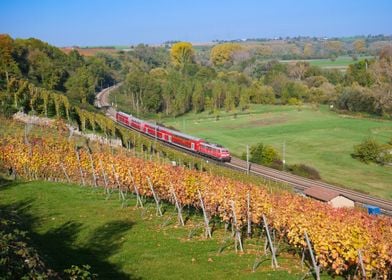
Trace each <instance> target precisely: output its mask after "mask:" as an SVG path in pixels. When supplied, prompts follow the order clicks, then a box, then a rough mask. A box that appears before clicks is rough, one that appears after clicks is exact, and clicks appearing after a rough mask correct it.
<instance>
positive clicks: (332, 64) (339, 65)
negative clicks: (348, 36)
mask: <svg viewBox="0 0 392 280" xmlns="http://www.w3.org/2000/svg"><path fill="white" fill-rule="evenodd" d="M371 58H373V57H372V56H361V57H358V60H357V61H355V60H353V59H352V57H350V56H339V57H337V58H336V60H335V61H332V60H331V59H328V58H324V59H307V60H281V61H280V62H283V63H295V62H297V61H306V62H309V64H310V65H312V66H318V67H321V68H336V69H342V70H344V69H346V68H347V67H348V66H349V65H350V64H353V63H356V62H358V61H359V60H362V59H371Z"/></svg>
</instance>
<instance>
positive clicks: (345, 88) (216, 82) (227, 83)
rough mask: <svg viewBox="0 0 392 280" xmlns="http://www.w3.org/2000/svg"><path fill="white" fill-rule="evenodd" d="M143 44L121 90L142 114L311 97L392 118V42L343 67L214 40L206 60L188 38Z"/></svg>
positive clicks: (211, 109)
mask: <svg viewBox="0 0 392 280" xmlns="http://www.w3.org/2000/svg"><path fill="white" fill-rule="evenodd" d="M141 48H143V49H149V50H150V52H149V53H148V54H146V53H143V54H141V53H140V52H137V51H135V52H130V53H129V54H125V55H124V57H123V59H124V61H127V62H126V63H127V65H128V70H129V71H128V72H127V73H125V75H124V79H125V82H124V84H123V86H122V87H120V88H119V89H118V92H117V94H118V95H122V96H123V99H126V100H128V103H126V104H127V107H126V108H124V109H125V110H126V111H128V112H130V113H134V114H137V115H140V114H151V113H160V114H163V115H166V116H178V115H181V114H184V113H186V112H190V111H194V112H196V113H197V112H202V111H208V112H210V113H214V112H219V111H220V110H226V111H228V112H230V111H232V112H234V113H235V112H237V111H242V110H246V109H247V107H248V104H250V103H254V104H283V105H285V104H289V105H301V104H302V103H310V104H313V105H315V106H318V105H319V104H328V105H333V106H334V107H335V108H336V109H338V110H345V111H353V112H366V113H369V114H374V115H379V116H384V117H391V116H392V72H391V69H392V47H384V48H383V49H382V50H381V51H380V53H379V56H378V57H375V58H373V59H364V60H360V61H358V62H356V63H353V64H351V65H349V67H348V69H347V71H346V72H342V71H340V70H337V69H322V68H320V67H317V66H312V65H310V64H309V63H308V62H306V61H297V62H294V63H281V62H279V61H277V60H270V61H268V60H267V61H266V60H262V61H259V60H256V59H255V58H254V57H252V56H249V53H247V50H246V49H244V47H243V46H242V45H240V44H236V43H225V44H218V45H216V46H214V47H213V48H212V50H211V52H210V59H209V61H208V63H205V62H203V61H202V60H200V59H199V58H198V55H197V54H198V52H197V51H196V50H195V49H194V48H193V46H192V45H191V44H190V43H186V42H178V43H175V44H173V45H172V47H171V49H170V50H166V49H164V48H157V47H155V48H150V47H147V46H142V47H141ZM164 57H166V58H164ZM152 61H153V62H154V63H151V62H152Z"/></svg>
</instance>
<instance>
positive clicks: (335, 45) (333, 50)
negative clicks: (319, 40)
mask: <svg viewBox="0 0 392 280" xmlns="http://www.w3.org/2000/svg"><path fill="white" fill-rule="evenodd" d="M325 48H326V50H327V51H328V52H329V54H330V56H331V57H336V56H338V55H340V53H341V51H342V49H343V44H342V42H340V41H327V42H326V43H325Z"/></svg>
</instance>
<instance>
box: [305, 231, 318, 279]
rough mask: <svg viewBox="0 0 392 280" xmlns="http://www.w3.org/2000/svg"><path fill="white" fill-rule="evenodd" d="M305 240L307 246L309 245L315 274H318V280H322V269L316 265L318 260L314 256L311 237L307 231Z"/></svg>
mask: <svg viewBox="0 0 392 280" xmlns="http://www.w3.org/2000/svg"><path fill="white" fill-rule="evenodd" d="M305 240H306V244H307V245H308V250H309V253H310V258H311V260H312V265H313V269H314V272H315V273H316V280H320V267H319V266H318V265H317V263H316V259H315V257H314V254H313V249H312V245H311V244H310V240H309V236H308V233H307V232H306V230H305Z"/></svg>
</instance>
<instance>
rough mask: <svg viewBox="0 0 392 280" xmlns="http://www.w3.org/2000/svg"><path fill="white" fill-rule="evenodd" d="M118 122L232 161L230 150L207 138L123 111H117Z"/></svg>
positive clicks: (187, 148)
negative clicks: (207, 140) (147, 120)
mask: <svg viewBox="0 0 392 280" xmlns="http://www.w3.org/2000/svg"><path fill="white" fill-rule="evenodd" d="M116 120H117V122H119V123H121V124H123V125H125V126H127V127H130V128H132V129H134V130H137V131H139V132H142V133H144V134H148V135H150V136H153V137H155V138H157V139H159V140H161V141H164V142H167V143H170V144H172V145H176V146H179V147H181V148H184V149H186V150H189V151H192V152H195V153H198V154H201V155H203V156H207V157H210V158H213V159H217V160H219V161H223V162H225V161H227V162H230V160H231V156H230V153H229V151H228V150H227V149H226V148H224V147H222V146H220V145H217V144H211V143H208V142H206V141H205V140H203V139H201V138H197V137H193V136H190V135H186V134H184V133H181V132H178V131H174V130H171V129H168V128H166V127H162V126H159V125H155V124H151V123H148V122H146V121H143V120H141V119H138V118H135V117H134V116H131V115H128V114H125V113H123V112H117V113H116Z"/></svg>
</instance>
